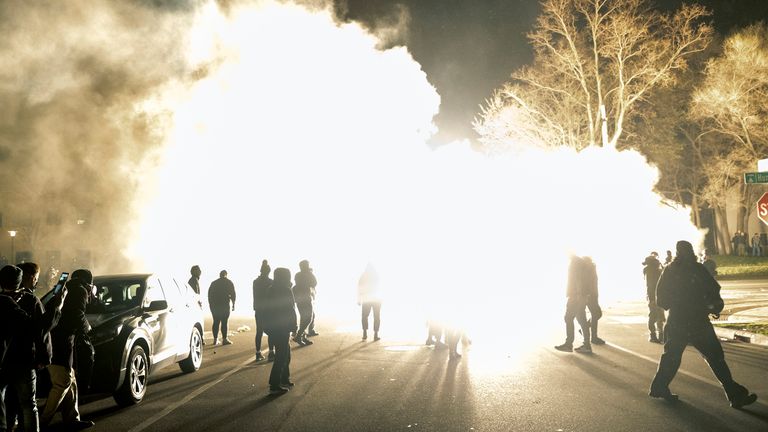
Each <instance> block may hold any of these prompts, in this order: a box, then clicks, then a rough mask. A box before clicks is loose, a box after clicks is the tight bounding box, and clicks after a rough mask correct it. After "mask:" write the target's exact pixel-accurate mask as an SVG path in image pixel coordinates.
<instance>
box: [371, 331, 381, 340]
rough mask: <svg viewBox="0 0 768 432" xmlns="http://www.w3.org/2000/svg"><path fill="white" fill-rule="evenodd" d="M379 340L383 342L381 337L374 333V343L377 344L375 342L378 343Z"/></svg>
mask: <svg viewBox="0 0 768 432" xmlns="http://www.w3.org/2000/svg"><path fill="white" fill-rule="evenodd" d="M377 340H381V338H380V337H379V334H378V333H374V334H373V341H374V342H375V341H377Z"/></svg>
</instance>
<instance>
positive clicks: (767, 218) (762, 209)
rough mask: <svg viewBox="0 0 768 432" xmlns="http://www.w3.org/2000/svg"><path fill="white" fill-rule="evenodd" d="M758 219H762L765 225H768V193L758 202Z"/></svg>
mask: <svg viewBox="0 0 768 432" xmlns="http://www.w3.org/2000/svg"><path fill="white" fill-rule="evenodd" d="M757 217H758V218H760V220H761V221H763V223H764V224H766V225H768V192H766V193H764V194H763V196H761V197H760V199H759V200H757Z"/></svg>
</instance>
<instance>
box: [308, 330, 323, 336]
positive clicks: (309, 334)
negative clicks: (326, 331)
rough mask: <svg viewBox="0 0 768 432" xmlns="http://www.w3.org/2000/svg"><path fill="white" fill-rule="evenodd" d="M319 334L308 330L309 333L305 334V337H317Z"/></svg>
mask: <svg viewBox="0 0 768 432" xmlns="http://www.w3.org/2000/svg"><path fill="white" fill-rule="evenodd" d="M319 334H320V333H318V332H316V331H314V330H310V331H309V333H307V336H309V337H312V336H318V335H319Z"/></svg>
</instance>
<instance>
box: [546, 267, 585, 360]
mask: <svg viewBox="0 0 768 432" xmlns="http://www.w3.org/2000/svg"><path fill="white" fill-rule="evenodd" d="M584 269H585V264H584V260H583V259H582V258H580V257H578V256H575V255H574V256H571V259H570V264H569V265H568V285H567V288H566V294H565V295H566V297H567V299H568V300H567V302H566V305H565V316H564V317H563V319H564V320H565V343H563V344H562V345H557V346H556V347H555V349H556V350H558V351H564V352H571V351H573V340H574V326H573V320H574V318H575V319H576V321H578V323H579V326H581V334H582V336H583V337H584V344H582V345H581V346H580V347H578V348H576V352H579V353H591V352H592V345H591V342H590V336H589V334H590V324H589V321H587V313H586V306H587V295H588V292H587V291H588V290H587V289H586V288H585V287H584Z"/></svg>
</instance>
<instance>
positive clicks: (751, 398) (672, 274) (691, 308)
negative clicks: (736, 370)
mask: <svg viewBox="0 0 768 432" xmlns="http://www.w3.org/2000/svg"><path fill="white" fill-rule="evenodd" d="M656 303H657V304H658V305H659V306H661V307H662V308H664V309H665V310H668V311H669V317H668V319H667V325H666V327H665V328H664V335H665V337H666V342H665V343H664V353H663V354H662V355H661V360H660V361H659V367H658V370H657V371H656V375H655V376H654V377H653V382H652V383H651V388H650V391H649V393H648V394H649V396H651V397H654V398H663V399H666V400H669V401H676V400H677V399H678V396H677V395H676V394H673V393H672V392H671V391H670V389H669V384H670V383H671V382H672V379H673V378H674V377H675V374H676V373H677V370H678V368H679V367H680V362H681V360H682V356H683V352H684V351H685V347H686V346H688V345H689V344H690V345H693V347H694V348H696V349H697V350H698V351H699V352H700V353H701V355H702V356H704V358H705V359H706V360H707V363H709V367H710V368H711V369H712V372H714V374H715V376H716V377H717V379H718V380H719V381H720V384H721V385H722V386H723V389H724V390H725V394H726V397H727V398H728V401H729V402H730V404H731V406H732V407H733V408H741V407H743V406H746V405H749V404H751V403H753V402H755V401H756V400H757V395H755V394H753V393H750V392H749V390H747V388H746V387H744V386H742V385H741V384H739V383H737V382H736V381H734V379H733V376H732V375H731V370H730V369H729V368H728V365H727V364H726V363H725V354H724V353H723V347H722V346H721V345H720V341H719V340H718V339H717V335H716V334H715V330H714V328H713V327H712V323H711V322H710V320H709V315H710V314H712V315H713V316H715V317H716V318H717V317H719V316H720V312H721V311H722V310H723V307H724V303H723V299H722V298H721V297H720V284H719V283H717V281H716V280H715V279H714V278H713V277H712V275H711V274H710V273H709V272H708V271H707V269H706V268H704V266H703V265H702V264H701V263H699V262H698V261H697V259H696V254H694V252H693V246H692V245H691V243H689V242H687V241H685V240H681V241H679V242H677V245H676V256H675V259H674V260H673V261H672V263H671V264H670V265H669V266H667V267H666V268H665V269H664V271H663V272H662V273H661V277H660V278H659V283H658V285H657V286H656Z"/></svg>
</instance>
